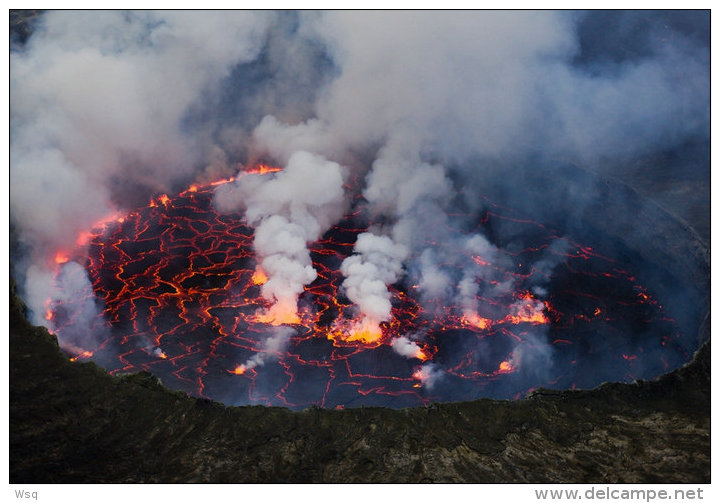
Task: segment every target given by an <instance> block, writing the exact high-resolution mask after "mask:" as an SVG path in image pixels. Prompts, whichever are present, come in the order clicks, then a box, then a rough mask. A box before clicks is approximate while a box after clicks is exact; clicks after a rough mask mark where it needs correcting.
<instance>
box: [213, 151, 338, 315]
mask: <svg viewBox="0 0 720 503" xmlns="http://www.w3.org/2000/svg"><path fill="white" fill-rule="evenodd" d="M342 185H343V169H342V168H341V166H340V165H339V164H337V163H335V162H330V161H327V160H326V159H325V158H323V157H320V156H317V155H314V154H310V153H308V152H296V153H295V154H293V155H292V157H290V159H289V160H288V163H287V166H286V168H285V169H284V170H283V171H281V172H279V173H277V174H276V175H275V176H273V177H270V178H268V177H267V176H266V175H259V174H243V173H242V172H241V173H240V174H239V175H238V178H237V180H236V181H235V183H234V184H233V185H226V186H222V187H221V188H220V189H219V190H218V192H217V196H216V199H215V203H216V206H217V208H218V209H219V210H221V211H225V212H229V211H240V210H242V211H244V213H245V216H246V218H247V221H248V223H249V224H250V225H252V226H253V227H255V240H254V245H255V251H256V253H257V258H258V267H259V268H260V270H259V271H258V273H260V274H263V275H266V276H267V281H266V282H264V283H263V285H262V295H263V297H265V298H266V299H268V300H269V301H271V302H272V303H273V305H272V307H271V308H270V309H269V310H268V311H267V312H266V313H264V314H263V315H262V316H263V319H265V320H266V321H268V322H269V323H273V324H280V323H288V322H289V323H296V322H297V321H298V317H297V301H298V297H299V296H300V294H301V293H302V292H303V289H304V287H305V286H306V285H309V284H310V283H312V282H313V281H314V280H315V278H316V277H317V271H315V269H314V268H313V266H312V261H311V259H310V251H309V250H308V248H307V243H308V242H311V241H315V240H317V239H318V238H320V236H322V234H323V233H325V231H327V230H328V228H329V227H330V225H332V224H333V223H335V221H336V220H337V219H339V218H340V217H341V216H342V212H343V208H344V206H345V199H344V193H343V187H342Z"/></svg>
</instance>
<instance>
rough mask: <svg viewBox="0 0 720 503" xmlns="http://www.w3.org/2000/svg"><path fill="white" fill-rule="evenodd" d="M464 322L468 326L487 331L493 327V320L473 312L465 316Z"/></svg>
mask: <svg viewBox="0 0 720 503" xmlns="http://www.w3.org/2000/svg"><path fill="white" fill-rule="evenodd" d="M463 322H464V323H465V324H466V325H471V326H473V327H477V328H479V329H480V330H485V329H486V328H489V327H490V325H492V320H490V319H488V318H483V317H482V316H480V315H478V314H476V313H472V312H467V313H465V314H463Z"/></svg>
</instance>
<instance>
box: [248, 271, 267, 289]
mask: <svg viewBox="0 0 720 503" xmlns="http://www.w3.org/2000/svg"><path fill="white" fill-rule="evenodd" d="M251 279H252V282H253V284H255V285H264V284H265V283H267V280H268V277H267V274H265V271H263V270H262V269H261V268H260V267H259V266H258V267H256V268H255V272H254V273H253V275H252V278H251Z"/></svg>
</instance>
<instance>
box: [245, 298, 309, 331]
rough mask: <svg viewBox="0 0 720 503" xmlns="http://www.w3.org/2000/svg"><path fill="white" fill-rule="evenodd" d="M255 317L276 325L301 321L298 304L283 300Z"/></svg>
mask: <svg viewBox="0 0 720 503" xmlns="http://www.w3.org/2000/svg"><path fill="white" fill-rule="evenodd" d="M254 319H255V321H256V322H258V323H268V324H270V325H275V326H277V325H297V324H298V323H300V317H299V316H298V314H297V306H295V305H291V304H290V303H283V302H278V303H277V304H274V305H273V306H272V307H271V308H270V309H267V310H265V311H264V312H261V313H258V314H256V315H255V316H254Z"/></svg>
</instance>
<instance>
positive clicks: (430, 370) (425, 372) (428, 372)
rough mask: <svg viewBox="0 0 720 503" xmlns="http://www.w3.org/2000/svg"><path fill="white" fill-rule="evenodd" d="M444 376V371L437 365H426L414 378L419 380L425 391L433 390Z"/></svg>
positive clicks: (416, 372) (417, 371)
mask: <svg viewBox="0 0 720 503" xmlns="http://www.w3.org/2000/svg"><path fill="white" fill-rule="evenodd" d="M444 375H445V373H444V371H443V370H442V369H441V368H440V367H439V366H438V365H437V364H436V363H426V364H424V365H423V366H422V367H420V368H419V369H417V370H416V371H415V373H414V374H413V377H414V378H415V379H418V380H419V381H420V383H421V384H422V386H423V387H424V388H425V389H427V390H432V389H433V388H434V387H435V384H436V383H437V382H438V381H439V380H440V379H442V378H443V377H444Z"/></svg>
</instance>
